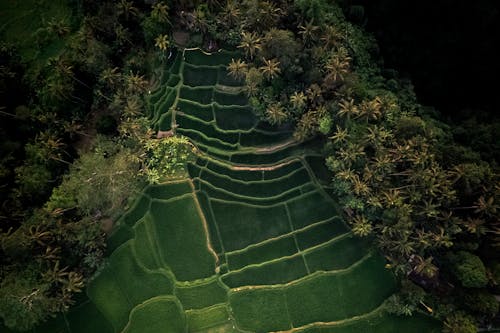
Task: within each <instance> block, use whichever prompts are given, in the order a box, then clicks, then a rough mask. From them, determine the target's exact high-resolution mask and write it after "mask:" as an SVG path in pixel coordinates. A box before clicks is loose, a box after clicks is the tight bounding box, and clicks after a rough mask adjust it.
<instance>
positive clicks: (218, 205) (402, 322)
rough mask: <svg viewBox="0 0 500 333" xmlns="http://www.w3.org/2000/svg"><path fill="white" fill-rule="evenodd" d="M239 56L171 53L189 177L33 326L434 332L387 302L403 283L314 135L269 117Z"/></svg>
mask: <svg viewBox="0 0 500 333" xmlns="http://www.w3.org/2000/svg"><path fill="white" fill-rule="evenodd" d="M233 57H236V54H234V53H230V52H227V51H219V52H217V53H215V54H212V55H209V54H206V53H204V52H202V51H200V50H198V49H186V50H185V51H179V52H177V53H176V54H173V55H172V56H171V59H170V61H169V62H168V66H166V67H167V68H166V69H165V70H164V73H163V77H162V80H161V85H159V86H158V87H157V89H156V91H153V92H151V95H150V97H149V105H150V117H151V118H152V119H153V120H154V124H155V125H154V126H155V129H157V130H160V131H168V130H171V129H174V130H176V131H177V133H180V134H182V135H185V136H187V137H188V138H189V139H190V140H191V142H192V143H193V144H194V145H195V146H196V147H197V149H198V155H197V159H196V161H195V162H193V163H190V164H189V165H188V170H189V178H187V179H181V180H177V181H172V182H166V183H162V184H159V185H149V186H147V187H146V188H145V189H144V191H143V193H142V195H141V196H140V197H139V198H138V199H137V201H136V202H135V204H134V206H133V207H132V208H131V209H130V210H129V211H128V212H127V213H126V214H125V215H124V216H123V217H122V218H121V219H120V220H119V222H118V226H117V227H116V230H115V231H114V233H113V234H112V236H111V237H110V239H109V241H108V248H109V252H110V253H111V255H110V257H109V260H108V264H107V265H106V266H105V268H104V270H103V271H102V272H101V273H100V274H99V275H98V276H97V277H96V278H95V280H93V281H92V282H91V283H90V284H89V286H88V287H87V290H86V297H84V299H81V300H80V301H79V305H78V306H76V307H74V308H72V309H71V310H70V311H69V313H67V314H65V315H61V316H60V317H58V318H57V319H56V320H52V321H49V322H48V323H47V324H45V325H43V326H41V327H39V328H36V329H35V330H34V332H37V333H42V332H47V333H62V332H67V333H77V332H82V333H83V332H100V333H108V332H109V333H112V332H115V333H118V332H124V333H132V332H137V333H148V332H151V333H156V332H280V331H287V332H339V333H345V332H371V333H377V332H380V333H390V332H394V333H396V332H406V333H411V332H437V331H438V326H439V325H437V322H435V321H434V319H431V318H430V317H427V316H425V315H420V314H416V315H414V316H412V317H406V318H405V317H398V316H394V315H389V314H387V313H386V312H385V311H384V306H383V303H384V301H385V300H386V299H387V298H388V297H389V296H390V295H392V294H393V293H394V292H396V291H397V289H398V286H397V283H396V280H395V278H394V277H393V275H392V273H391V271H390V270H388V269H386V268H384V265H385V260H384V258H383V257H382V256H381V255H379V254H378V252H377V251H376V250H375V249H374V248H373V246H372V245H371V240H370V239H368V240H366V239H360V238H354V237H353V235H352V232H351V231H350V229H349V228H348V227H347V226H346V225H345V224H344V222H343V220H342V219H341V218H340V216H339V213H338V210H337V208H335V207H336V204H335V202H334V201H333V199H332V197H331V196H330V195H329V193H328V187H325V185H326V184H327V182H326V181H325V179H324V177H325V176H324V173H325V171H324V170H323V168H324V166H323V164H322V160H321V155H320V153H319V152H318V151H315V147H317V145H316V146H315V145H314V142H313V143H312V144H311V143H310V142H309V143H308V142H305V143H297V142H295V141H294V140H293V138H292V136H291V134H292V132H291V131H290V130H289V129H286V128H275V127H272V126H270V125H268V124H266V123H263V122H261V121H259V120H258V117H257V116H255V115H254V114H253V111H252V109H251V108H250V107H249V105H248V104H247V99H246V97H245V96H244V95H243V93H242V91H241V84H240V83H239V82H237V81H235V80H233V79H232V78H230V77H229V76H228V75H227V73H226V66H227V64H228V62H229V61H230V60H231V58H233Z"/></svg>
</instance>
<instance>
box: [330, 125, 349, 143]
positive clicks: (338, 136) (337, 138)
mask: <svg viewBox="0 0 500 333" xmlns="http://www.w3.org/2000/svg"><path fill="white" fill-rule="evenodd" d="M348 137H349V134H348V133H347V128H341V127H340V126H339V125H337V129H336V130H335V133H333V135H332V136H331V137H330V139H332V140H333V142H335V143H343V142H346V140H347V139H348Z"/></svg>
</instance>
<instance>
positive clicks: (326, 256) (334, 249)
mask: <svg viewBox="0 0 500 333" xmlns="http://www.w3.org/2000/svg"><path fill="white" fill-rule="evenodd" d="M371 245H372V240H371V239H366V238H363V239H360V238H356V237H354V236H352V235H351V236H347V237H345V238H342V239H339V240H336V241H334V242H332V243H330V244H327V245H325V246H323V247H320V248H317V249H315V250H314V251H312V252H308V253H307V254H305V255H304V257H305V259H306V262H307V266H308V267H309V269H310V271H311V273H312V272H315V271H329V270H336V269H343V268H347V267H349V266H350V265H352V264H354V263H355V262H357V261H358V260H360V259H361V258H363V256H364V255H365V254H366V253H367V252H368V251H369V250H370V247H371Z"/></svg>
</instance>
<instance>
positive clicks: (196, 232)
mask: <svg viewBox="0 0 500 333" xmlns="http://www.w3.org/2000/svg"><path fill="white" fill-rule="evenodd" d="M151 215H152V217H153V222H154V229H155V230H156V236H157V241H158V245H159V248H160V257H161V258H162V259H163V262H165V263H166V264H167V265H168V266H169V267H170V268H171V269H172V271H173V273H174V275H175V276H176V278H177V280H179V281H189V280H196V279H201V278H206V277H209V276H212V275H213V274H214V269H215V258H214V257H213V256H212V255H211V254H210V252H208V248H207V240H206V235H205V230H204V228H203V224H202V220H201V217H200V215H199V214H198V210H197V209H196V206H195V201H194V198H193V196H192V195H190V196H187V197H181V198H180V199H178V200H175V201H169V202H166V203H165V202H160V201H156V200H154V201H153V202H152V203H151Z"/></svg>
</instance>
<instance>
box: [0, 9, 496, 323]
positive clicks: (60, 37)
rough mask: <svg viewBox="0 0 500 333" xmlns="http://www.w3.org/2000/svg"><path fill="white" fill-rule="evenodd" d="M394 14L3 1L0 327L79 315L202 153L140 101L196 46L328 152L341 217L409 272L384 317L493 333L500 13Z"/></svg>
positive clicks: (285, 123) (396, 268) (397, 269)
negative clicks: (143, 199) (160, 127)
mask: <svg viewBox="0 0 500 333" xmlns="http://www.w3.org/2000/svg"><path fill="white" fill-rule="evenodd" d="M395 3H396V1H392V3H391V1H366V2H363V1H338V2H333V1H327V0H313V1H306V0H275V1H263V0H244V1H232V0H228V1H222V0H214V1H194V0H193V1H175V0H169V1H139V0H135V1H133V0H130V1H128V0H120V1H111V0H107V1H92V0H80V1H62V0H60V1H44V0H41V1H40V0H37V1H14V0H12V1H3V3H2V4H1V5H0V22H1V23H2V24H1V25H0V29H1V30H0V33H1V34H2V40H1V44H0V87H1V89H0V129H1V130H0V138H1V142H0V147H1V148H0V159H1V161H0V179H1V186H0V198H1V203H2V204H1V207H0V232H1V233H0V264H1V270H0V318H1V320H2V321H3V324H4V325H5V326H7V327H8V328H10V329H15V330H19V331H27V330H30V329H32V328H33V327H35V326H37V325H38V324H40V323H41V322H44V321H46V320H47V319H48V318H50V317H52V316H54V315H56V314H57V313H60V312H65V311H67V310H68V309H69V308H70V307H71V306H72V305H73V304H74V303H75V300H76V299H77V298H78V294H79V293H80V292H81V291H82V290H84V288H85V286H86V284H87V283H88V282H89V281H91V280H92V279H93V278H94V277H95V276H96V275H97V274H99V271H100V270H101V269H102V267H103V263H104V261H105V258H106V256H107V255H108V254H109V253H108V252H107V250H106V238H107V235H109V234H110V233H111V231H112V229H113V223H114V221H116V220H117V219H118V218H119V217H120V216H121V215H122V214H123V213H124V212H125V211H126V210H127V209H128V208H129V206H130V203H131V200H133V199H134V198H135V195H136V194H137V193H138V192H139V191H140V190H141V189H142V188H143V187H144V186H145V185H146V184H148V183H158V182H161V181H162V180H165V179H170V178H176V177H177V178H178V177H182V175H183V174H184V173H185V172H186V171H185V164H186V162H187V161H189V160H192V159H193V155H194V154H196V149H194V148H193V146H192V144H191V143H190V142H189V140H188V139H187V138H185V137H183V136H181V135H178V134H176V133H175V128H174V129H173V130H172V132H170V133H159V132H157V131H155V129H154V128H152V126H151V120H150V119H149V118H148V117H147V116H146V111H145V110H146V108H147V103H146V100H145V96H146V95H147V94H150V93H151V90H152V89H153V88H154V87H155V84H157V81H158V80H159V77H160V75H161V73H160V70H159V68H161V65H162V64H163V63H165V62H166V61H168V59H169V58H170V56H171V55H172V52H175V50H176V49H182V48H185V47H200V48H202V49H203V50H205V51H206V52H214V51H217V50H218V49H222V48H223V49H227V50H238V51H239V52H241V57H240V58H233V59H232V60H231V62H230V63H229V65H228V67H227V71H228V72H229V73H230V75H231V76H232V77H233V78H234V79H235V80H239V81H241V82H242V83H243V84H244V86H245V93H246V96H247V97H248V100H249V102H250V104H251V106H252V107H253V109H254V110H255V112H256V114H257V115H258V116H259V117H260V118H262V119H265V120H266V121H267V122H268V123H269V124H271V125H274V126H277V127H281V128H293V131H294V134H293V138H294V140H295V141H297V142H306V141H313V140H317V141H314V142H317V143H316V144H318V145H322V146H321V150H322V152H323V155H324V161H325V162H324V164H325V166H326V167H327V169H328V176H327V177H328V179H329V180H330V185H329V188H330V191H331V195H332V196H333V197H334V198H336V200H337V201H338V203H339V205H340V207H341V209H342V212H343V217H344V218H345V220H346V221H347V222H348V224H349V225H350V227H351V229H352V232H353V233H354V234H355V235H356V236H358V237H360V238H373V239H374V242H375V243H376V245H377V247H378V249H379V250H380V252H381V253H382V254H383V255H384V257H385V258H386V260H387V265H386V268H387V269H390V270H392V271H393V272H394V273H395V274H396V276H397V277H398V280H399V283H400V285H401V290H400V292H399V293H397V294H395V295H393V296H391V297H390V299H389V300H388V301H387V302H386V305H385V306H386V309H387V311H389V312H390V313H393V314H397V315H400V316H411V315H412V314H413V313H416V312H426V313H428V314H429V315H432V316H433V317H435V318H437V319H439V320H440V321H443V323H444V325H443V332H458V333H461V332H463V333H469V332H477V331H478V330H479V329H490V328H492V327H498V326H499V323H498V319H499V318H498V310H499V304H498V301H497V299H496V298H495V295H498V293H499V291H500V287H499V284H500V257H499V255H498V253H499V252H498V249H499V247H500V222H499V209H500V207H499V200H500V182H499V173H498V172H499V166H498V162H499V153H500V149H499V142H500V138H499V134H498V133H500V122H499V120H498V117H497V115H496V114H495V111H496V108H497V106H498V101H497V100H496V99H495V98H494V96H495V88H494V87H495V75H494V74H495V73H498V63H497V61H496V58H495V57H494V56H493V55H494V54H495V53H494V51H493V49H494V46H495V45H496V44H497V41H498V33H496V34H491V35H489V34H488V32H490V31H492V32H493V31H498V30H500V29H497V28H496V26H497V25H498V20H497V18H498V11H497V10H496V9H494V6H493V5H492V4H488V5H485V7H482V6H481V5H480V4H479V3H481V2H479V3H478V4H477V5H476V4H467V6H466V5H465V4H462V5H463V6H462V5H461V6H459V8H458V9H456V8H455V11H451V12H448V11H447V10H446V8H448V7H451V6H454V5H453V4H450V3H449V1H442V2H440V4H439V5H435V6H436V7H432V13H433V16H432V17H434V16H435V18H434V20H431V23H429V24H430V26H429V29H427V30H425V33H424V32H422V31H417V30H419V28H418V27H419V26H418V24H417V23H418V22H413V24H414V25H413V26H412V27H411V28H409V30H410V31H412V30H414V33H413V34H411V33H408V35H406V34H402V33H401V31H399V29H400V24H403V22H406V21H407V15H408V13H417V14H418V15H417V14H415V16H412V17H414V18H415V19H420V20H422V19H423V18H425V17H426V16H425V15H424V13H428V12H429V11H431V9H430V8H429V6H428V5H426V4H425V3H424V4H422V3H418V4H413V5H412V6H413V7H414V8H413V9H403V8H399V7H398V5H395ZM398 3H399V2H398ZM433 4H434V2H433ZM433 6H434V5H433ZM488 6H489V7H488ZM470 8H473V9H472V10H471V11H469V9H470ZM457 12H459V13H461V14H462V16H463V15H465V14H468V15H470V16H471V20H472V21H473V22H476V23H478V26H476V27H475V30H471V31H467V34H463V30H462V29H465V28H464V26H462V25H457V22H462V20H464V18H463V17H462V16H460V15H457V17H455V16H454V13H457ZM393 17H397V19H394V20H388V19H387V18H393ZM11 18H16V19H15V20H11ZM383 20H384V21H389V23H383V22H382V21H383ZM432 22H435V23H436V22H439V24H438V23H436V26H438V27H440V29H435V26H434V25H432ZM480 22H481V25H479V23H480ZM411 23H412V22H410V23H408V24H411ZM28 27H29V28H28ZM441 27H442V29H441ZM447 27H448V28H449V29H446V28H447ZM365 29H368V30H371V31H373V35H372V34H370V33H369V32H367V31H366V30H365ZM418 32H420V33H421V34H418ZM479 34H480V35H483V38H481V39H476V38H475V37H476V35H479ZM462 35H463V37H462ZM484 35H487V36H484ZM462 38H463V39H462ZM377 40H379V41H380V42H381V44H380V45H381V46H380V47H379V44H377ZM391 41H392V43H393V44H391ZM443 41H445V42H443ZM450 45H451V46H450ZM453 46H455V47H453ZM459 46H460V47H459ZM415 49H417V50H415ZM450 53H462V55H461V56H460V57H458V58H457V57H455V54H450ZM478 54H479V55H482V56H478ZM419 59H425V60H419ZM449 59H454V61H450V62H448V60H449ZM403 60H404V61H403ZM440 64H441V66H440ZM443 64H448V65H449V66H444V65H443ZM412 83H415V86H416V88H415V90H414V87H413V84H412ZM162 137H163V138H162Z"/></svg>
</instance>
